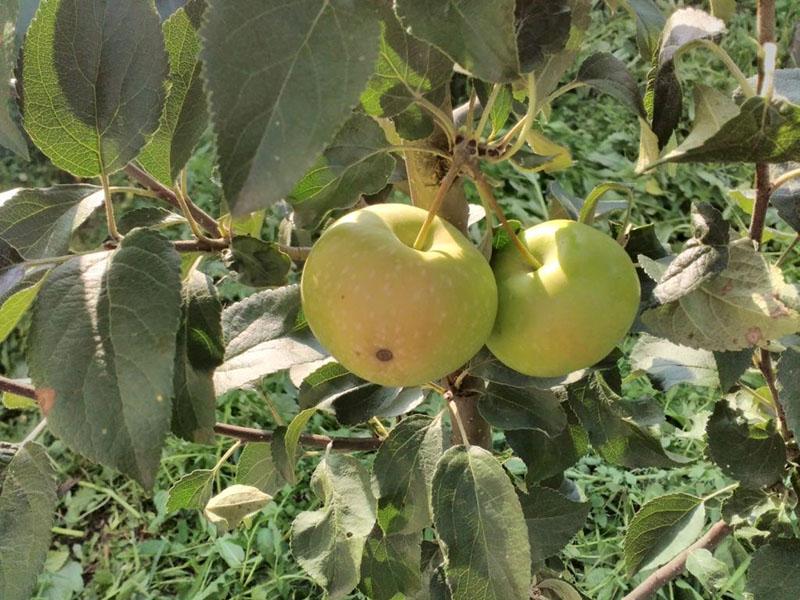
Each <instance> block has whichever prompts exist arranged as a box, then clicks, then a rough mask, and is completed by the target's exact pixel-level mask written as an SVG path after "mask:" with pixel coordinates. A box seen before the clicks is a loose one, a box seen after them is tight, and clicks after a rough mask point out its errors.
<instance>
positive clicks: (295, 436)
mask: <svg viewBox="0 0 800 600" xmlns="http://www.w3.org/2000/svg"><path fill="white" fill-rule="evenodd" d="M315 412H317V409H316V408H307V409H305V410H301V411H300V412H299V413H297V415H296V416H295V417H294V419H292V422H291V423H289V426H288V427H287V428H286V431H285V433H284V434H283V435H282V436H280V439H279V438H278V437H276V438H275V441H274V442H273V454H272V456H273V460H275V463H276V464H277V466H278V470H279V471H280V473H281V475H283V477H284V479H286V481H288V482H289V483H291V484H294V483H296V482H297V477H296V476H295V472H294V469H295V466H296V465H297V448H298V444H299V443H300V434H301V433H303V429H304V428H305V426H306V424H307V423H308V420H309V419H310V418H311V417H312V416H313V415H314V413H315ZM281 442H282V443H283V452H278V453H277V454H276V452H275V444H279V443H281Z"/></svg>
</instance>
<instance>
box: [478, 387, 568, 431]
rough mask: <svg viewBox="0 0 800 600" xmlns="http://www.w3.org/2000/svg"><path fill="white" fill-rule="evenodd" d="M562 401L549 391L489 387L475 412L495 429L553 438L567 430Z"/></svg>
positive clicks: (558, 396) (557, 395)
mask: <svg viewBox="0 0 800 600" xmlns="http://www.w3.org/2000/svg"><path fill="white" fill-rule="evenodd" d="M562 399H563V397H562V396H561V395H559V394H557V393H555V392H553V391H550V390H538V389H536V388H532V387H531V388H518V387H511V386H508V385H502V384H499V383H490V384H489V385H488V386H487V387H486V392H485V393H484V394H483V395H482V396H481V397H480V400H479V402H478V410H479V411H480V413H481V415H482V416H483V418H484V419H486V420H487V421H488V422H489V424H490V425H492V426H493V427H497V428H499V429H540V430H541V431H543V432H545V433H547V434H549V435H557V434H558V433H560V432H561V431H563V430H564V428H565V427H566V426H567V417H566V415H565V414H564V411H563V410H562V409H561V400H562Z"/></svg>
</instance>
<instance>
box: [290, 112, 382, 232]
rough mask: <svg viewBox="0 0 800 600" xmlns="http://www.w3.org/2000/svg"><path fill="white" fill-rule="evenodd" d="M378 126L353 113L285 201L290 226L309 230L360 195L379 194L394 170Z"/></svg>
mask: <svg viewBox="0 0 800 600" xmlns="http://www.w3.org/2000/svg"><path fill="white" fill-rule="evenodd" d="M388 146H389V144H388V142H387V141H386V136H385V134H384V133H383V130H382V129H381V127H380V125H378V123H376V122H375V121H374V120H373V119H371V118H370V117H367V116H366V115H364V114H361V113H353V115H352V116H351V117H350V119H349V120H348V121H347V122H346V123H345V124H344V125H343V126H342V128H341V130H339V133H337V134H336V137H335V138H334V139H333V142H332V143H331V144H330V146H328V147H327V148H326V149H325V152H324V153H323V155H322V157H320V159H319V160H318V161H317V163H316V164H315V165H314V167H313V168H312V169H311V171H309V172H308V173H306V174H305V176H304V177H303V178H302V179H301V180H300V181H299V182H298V184H297V185H296V186H295V188H294V191H293V192H292V193H291V195H290V196H289V197H288V198H287V199H288V201H289V202H290V203H291V204H292V206H293V207H294V224H295V225H296V226H297V227H301V228H306V229H313V228H315V227H316V226H317V225H319V223H320V221H321V220H322V218H323V217H325V215H327V214H328V213H329V212H330V211H332V210H336V209H341V208H350V207H351V206H353V205H354V204H355V203H356V202H357V201H358V199H359V197H360V196H361V195H362V194H375V193H377V192H379V191H380V190H381V189H382V188H383V187H384V186H385V185H386V182H387V181H388V180H389V176H390V175H391V174H392V172H393V171H394V166H395V162H394V158H392V157H391V156H390V155H389V153H388Z"/></svg>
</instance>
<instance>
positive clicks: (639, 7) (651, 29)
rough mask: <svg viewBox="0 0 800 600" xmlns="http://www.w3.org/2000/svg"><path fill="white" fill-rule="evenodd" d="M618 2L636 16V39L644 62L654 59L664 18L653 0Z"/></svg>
mask: <svg viewBox="0 0 800 600" xmlns="http://www.w3.org/2000/svg"><path fill="white" fill-rule="evenodd" d="M620 4H621V5H622V6H623V8H625V10H627V11H628V12H629V13H631V14H632V15H633V16H634V17H635V18H636V41H637V43H638V45H639V53H640V54H641V55H642V58H643V59H644V60H645V61H646V62H651V61H653V60H654V59H655V56H656V52H657V49H658V40H659V39H660V38H661V30H662V29H663V28H664V24H665V23H666V19H665V18H664V15H663V14H662V12H661V9H660V8H658V5H656V3H655V2H654V1H653V0H620Z"/></svg>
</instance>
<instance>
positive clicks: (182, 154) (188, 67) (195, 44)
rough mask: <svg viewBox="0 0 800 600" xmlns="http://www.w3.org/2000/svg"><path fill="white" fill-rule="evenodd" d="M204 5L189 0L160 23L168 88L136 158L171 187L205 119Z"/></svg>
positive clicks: (205, 121) (188, 155)
mask: <svg viewBox="0 0 800 600" xmlns="http://www.w3.org/2000/svg"><path fill="white" fill-rule="evenodd" d="M205 5H206V3H205V0H189V1H188V2H187V3H186V5H185V6H183V7H181V8H179V9H178V10H177V11H175V12H174V13H172V15H171V16H170V18H169V19H167V20H166V21H165V22H164V23H163V25H162V26H161V29H162V31H163V35H164V43H165V45H166V48H167V57H168V59H169V82H170V87H169V91H168V93H167V98H166V101H165V104H164V109H163V111H162V113H161V119H160V121H159V125H158V129H157V130H156V132H155V134H153V137H152V138H150V141H149V142H148V143H147V145H146V146H145V147H144V148H143V149H142V151H141V153H140V154H139V156H138V158H137V161H138V162H139V164H141V165H142V166H143V167H144V168H145V170H147V171H148V172H149V173H150V174H151V175H153V176H154V177H155V178H156V179H158V180H159V181H160V182H161V183H163V184H164V185H166V186H168V187H172V184H173V182H174V181H175V179H176V178H177V177H178V173H179V172H180V170H181V169H182V168H183V167H184V165H186V162H187V161H188V160H189V157H190V156H191V155H192V150H194V147H195V146H196V145H197V142H198V141H200V136H201V135H202V134H203V131H204V130H205V128H206V124H207V122H208V112H207V111H208V109H207V105H206V95H205V92H204V90H203V80H202V78H201V77H200V68H201V65H200V61H199V60H198V57H199V54H200V36H199V35H198V34H197V29H198V28H199V27H200V24H201V22H202V18H203V12H204V11H205Z"/></svg>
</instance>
